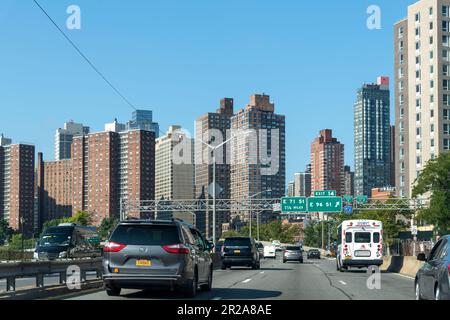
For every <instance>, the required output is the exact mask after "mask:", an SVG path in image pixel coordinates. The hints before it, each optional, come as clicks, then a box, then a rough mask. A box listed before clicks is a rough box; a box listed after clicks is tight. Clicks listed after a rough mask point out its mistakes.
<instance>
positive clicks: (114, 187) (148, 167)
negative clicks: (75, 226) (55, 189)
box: [72, 130, 155, 225]
mask: <svg viewBox="0 0 450 320" xmlns="http://www.w3.org/2000/svg"><path fill="white" fill-rule="evenodd" d="M72 154H73V158H72V174H73V187H72V193H73V198H72V201H73V210H74V211H79V210H82V211H87V212H90V213H91V214H92V215H93V220H94V224H95V225H99V224H100V223H101V222H102V220H103V219H105V218H110V217H119V213H120V209H121V201H123V203H126V204H127V206H128V207H127V208H125V210H126V213H127V214H128V216H129V217H138V218H147V217H151V215H149V214H148V213H145V215H144V214H141V212H139V211H138V210H136V208H137V205H138V202H139V201H141V200H153V199H154V183H155V181H154V175H155V135H154V132H151V131H144V130H130V131H124V132H120V133H118V132H112V131H109V132H98V133H92V134H89V135H86V136H82V137H76V138H74V141H73V146H72ZM133 208H134V209H133ZM147 215H148V216H147Z"/></svg>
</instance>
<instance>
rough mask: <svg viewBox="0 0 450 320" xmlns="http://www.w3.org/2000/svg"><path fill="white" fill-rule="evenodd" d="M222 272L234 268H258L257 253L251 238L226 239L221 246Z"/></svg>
mask: <svg viewBox="0 0 450 320" xmlns="http://www.w3.org/2000/svg"><path fill="white" fill-rule="evenodd" d="M221 255H222V270H225V269H227V268H231V267H234V266H246V267H251V268H252V269H259V268H260V260H259V251H258V248H257V246H256V243H255V240H254V239H253V238H246V237H233V238H226V239H225V241H224V243H223V246H222V253H221Z"/></svg>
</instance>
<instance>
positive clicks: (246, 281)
mask: <svg viewBox="0 0 450 320" xmlns="http://www.w3.org/2000/svg"><path fill="white" fill-rule="evenodd" d="M250 281H252V279H247V280H244V281H242V283H248V282H250Z"/></svg>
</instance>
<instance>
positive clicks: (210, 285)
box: [202, 267, 213, 291]
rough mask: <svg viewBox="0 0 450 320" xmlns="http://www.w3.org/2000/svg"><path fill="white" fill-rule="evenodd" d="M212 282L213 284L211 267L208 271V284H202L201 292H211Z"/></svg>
mask: <svg viewBox="0 0 450 320" xmlns="http://www.w3.org/2000/svg"><path fill="white" fill-rule="evenodd" d="M212 282H213V270H212V267H211V268H210V271H209V276H208V283H207V284H204V285H203V286H202V290H203V291H211V290H212Z"/></svg>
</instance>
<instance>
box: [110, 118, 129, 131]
mask: <svg viewBox="0 0 450 320" xmlns="http://www.w3.org/2000/svg"><path fill="white" fill-rule="evenodd" d="M126 130H127V126H126V124H124V123H119V122H118V121H117V119H114V122H111V123H106V124H105V131H112V132H122V131H126Z"/></svg>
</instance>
